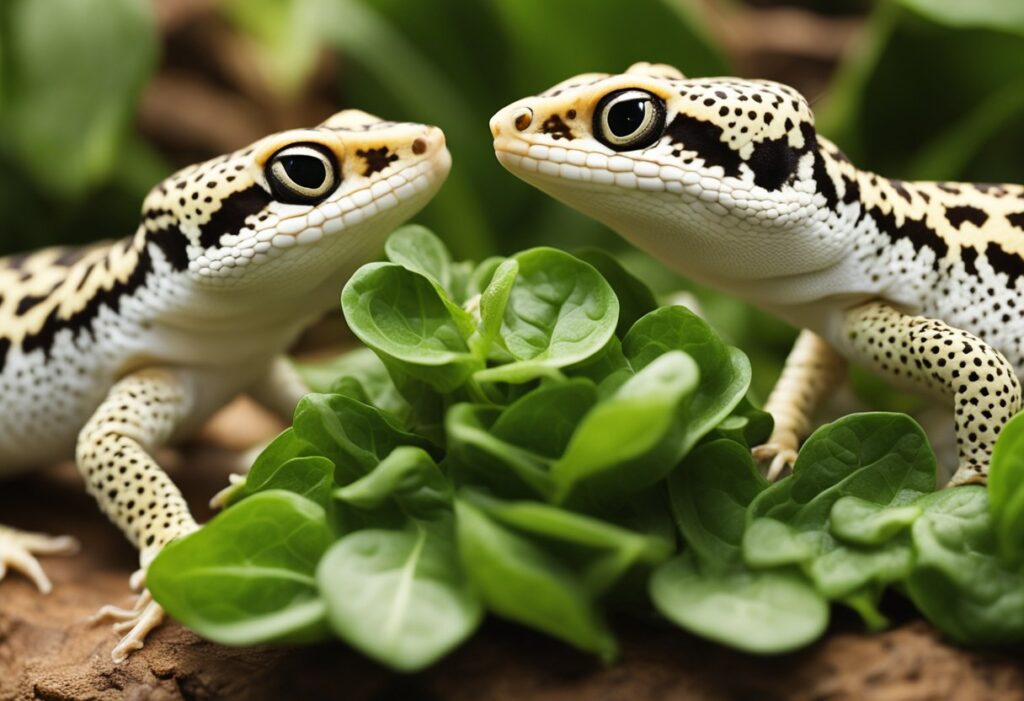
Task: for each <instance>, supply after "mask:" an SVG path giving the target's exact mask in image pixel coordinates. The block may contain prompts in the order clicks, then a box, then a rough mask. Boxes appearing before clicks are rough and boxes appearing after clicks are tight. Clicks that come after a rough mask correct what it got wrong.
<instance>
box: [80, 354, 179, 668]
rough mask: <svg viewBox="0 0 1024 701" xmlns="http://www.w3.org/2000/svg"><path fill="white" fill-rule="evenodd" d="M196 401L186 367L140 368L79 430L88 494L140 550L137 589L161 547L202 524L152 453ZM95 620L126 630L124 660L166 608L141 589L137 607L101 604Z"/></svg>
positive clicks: (117, 657) (120, 654)
mask: <svg viewBox="0 0 1024 701" xmlns="http://www.w3.org/2000/svg"><path fill="white" fill-rule="evenodd" d="M192 400H193V390H192V388H191V386H190V384H189V383H188V382H187V381H186V380H185V379H184V377H183V374H182V373H180V372H177V371H170V370H159V369H149V370H143V371H140V372H137V373H135V374H133V375H130V376H128V377H126V378H125V379H123V380H121V381H120V382H118V383H117V384H116V385H114V386H113V388H111V390H110V393H109V394H108V395H107V399H106V400H105V401H104V402H103V403H102V404H101V405H100V407H99V409H97V410H96V412H95V413H94V414H93V416H92V418H91V419H90V420H89V423H88V424H86V426H85V428H84V429H82V432H81V433H80V434H79V439H78V449H77V460H78V468H79V470H80V472H81V473H82V477H83V478H84V479H85V482H86V486H87V487H88V490H89V492H90V493H91V494H92V495H93V496H94V497H95V498H96V501H97V502H99V505H100V509H102V511H103V512H104V513H105V514H106V515H107V516H108V517H109V518H110V520H111V521H113V522H114V523H115V524H116V525H117V526H118V527H119V528H120V529H121V530H122V531H124V533H125V535H127V536H128V539H129V540H131V541H132V542H133V543H134V544H135V545H136V546H137V547H138V548H139V553H140V558H139V559H140V570H139V572H138V573H137V574H136V575H135V576H133V577H132V582H131V583H132V585H133V588H134V589H136V590H141V589H142V588H143V586H144V584H145V571H146V569H147V568H148V567H149V564H150V563H151V562H152V561H153V559H154V558H155V557H156V555H157V553H159V552H160V549H161V548H162V547H163V546H164V545H166V544H167V543H169V542H170V541H172V540H174V539H175V538H178V537H180V536H183V535H186V534H188V533H191V532H192V531H194V530H196V529H197V528H198V526H197V525H196V522H195V520H194V519H193V518H192V515H191V514H190V513H189V510H188V505H187V504H186V503H185V499H184V498H183V497H182V495H181V492H180V491H179V490H178V488H177V487H176V486H175V485H174V483H173V482H172V481H171V479H170V477H168V475H167V474H166V473H165V472H164V471H163V470H162V469H161V468H160V466H159V465H158V464H157V463H156V461H155V460H154V459H153V458H152V456H151V455H150V451H151V450H152V449H153V448H155V447H157V446H159V445H161V444H162V443H164V442H165V441H167V440H168V439H169V438H170V437H171V436H172V435H173V434H174V432H175V430H176V429H177V428H178V427H179V426H180V424H181V423H182V422H183V421H184V420H185V418H186V417H187V416H188V414H189V411H190V409H191V408H192V404H193V401H192ZM95 618H96V619H97V620H99V619H107V618H112V619H115V620H117V621H118V624H117V625H115V630H116V631H117V632H122V633H125V635H124V637H123V638H122V639H121V641H120V643H118V645H117V646H116V647H114V649H113V651H112V653H111V656H112V657H113V659H114V661H115V662H121V661H123V660H124V659H125V658H127V656H128V655H129V654H131V652H132V651H134V650H137V649H139V648H141V647H142V646H143V640H144V639H145V637H146V635H147V634H148V633H149V632H150V631H151V630H153V628H155V627H156V626H157V625H159V624H160V621H161V620H162V619H163V610H162V609H161V608H160V606H159V604H157V603H156V602H155V601H153V600H152V599H151V597H149V595H148V592H145V591H143V592H142V593H141V594H140V596H139V599H138V603H137V605H136V606H135V608H133V609H118V608H114V607H104V608H103V609H101V611H100V612H99V613H98V614H97V616H96V617H95Z"/></svg>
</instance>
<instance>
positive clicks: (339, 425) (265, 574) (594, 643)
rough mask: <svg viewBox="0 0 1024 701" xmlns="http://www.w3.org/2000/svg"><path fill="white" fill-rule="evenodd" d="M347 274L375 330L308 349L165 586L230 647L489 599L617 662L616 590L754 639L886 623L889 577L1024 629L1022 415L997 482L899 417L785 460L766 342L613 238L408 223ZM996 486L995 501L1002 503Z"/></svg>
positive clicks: (432, 655)
mask: <svg viewBox="0 0 1024 701" xmlns="http://www.w3.org/2000/svg"><path fill="white" fill-rule="evenodd" d="M386 253H387V257H388V261H386V262H380V263H372V264H369V265H366V266H364V267H362V268H360V269H359V270H358V271H357V272H356V273H355V275H354V276H353V277H352V279H351V280H350V281H349V283H348V284H347V285H346V286H345V289H344V291H343V293H342V296H341V298H342V309H343V312H344V314H345V318H346V320H347V321H348V324H349V326H350V328H351V329H352V330H353V332H354V333H355V334H356V336H357V337H358V338H359V339H360V340H361V341H362V342H363V344H365V347H363V348H361V349H357V350H355V351H353V352H351V353H349V354H346V355H344V356H342V357H340V358H338V359H336V360H334V361H331V362H329V363H325V364H320V365H317V366H301V367H300V370H301V371H302V372H303V373H304V374H305V376H306V378H307V381H308V382H309V383H310V385H311V386H312V387H313V388H314V389H315V390H316V393H313V394H310V395H308V396H307V397H306V398H304V399H303V400H302V401H301V402H300V403H299V406H298V407H297V408H296V410H295V415H294V420H293V426H292V427H291V428H289V429H287V430H286V431H284V432H283V433H282V434H281V435H280V436H278V437H277V439H275V440H274V441H273V442H272V443H271V444H270V445H269V446H268V447H267V448H266V449H265V450H264V451H263V453H262V454H261V455H260V456H259V457H258V458H257V460H256V461H255V463H254V465H253V466H252V469H251V471H250V473H249V475H248V477H247V478H246V479H245V481H244V482H243V483H241V484H239V485H238V486H237V487H235V488H234V490H233V491H232V493H231V494H230V495H229V496H228V498H227V500H226V503H227V504H228V508H227V509H226V510H225V511H224V512H223V513H222V514H220V515H218V516H217V517H216V518H214V519H213V520H212V521H211V522H210V523H209V524H207V525H206V526H204V527H203V528H202V529H201V530H199V531H198V532H196V533H194V534H192V535H190V536H188V537H186V538H183V539H181V540H180V541H177V542H174V543H171V544H170V545H168V546H167V547H166V548H165V550H164V552H162V553H161V554H160V555H159V556H158V557H157V559H156V560H155V561H154V563H153V564H152V566H151V568H150V572H149V580H148V581H149V586H150V589H151V591H152V592H153V595H154V596H155V597H156V599H157V600H158V601H159V602H160V603H161V604H162V605H163V606H164V607H165V608H166V609H167V611H168V612H170V613H171V614H172V615H173V616H175V617H176V618H178V619H179V620H181V621H182V622H183V623H185V624H186V625H188V626H189V627H191V628H193V629H194V630H196V631H197V632H199V633H201V634H202V635H205V636H207V637H209V638H211V639H213V640H217V641H220V642H223V643H227V644H256V643H267V642H278V641H288V642H308V641H315V640H322V639H324V638H327V637H330V636H331V635H334V636H337V637H338V638H340V639H342V640H344V641H346V642H347V643H349V644H350V645H352V646H353V647H355V648H357V649H359V650H361V651H362V652H363V653H365V654H366V655H368V656H370V657H372V658H373V659H376V660H378V661H379V662H381V663H383V664H385V665H388V666H390V667H392V668H394V669H397V670H401V671H413V670H417V669H422V668H424V667H426V666H428V665H430V664H432V663H433V662H435V661H436V660H438V659H439V658H441V657H442V656H444V655H445V654H446V653H447V652H449V651H450V650H452V649H453V648H455V647H456V646H458V645H459V644H460V643H462V642H463V641H464V640H466V638H468V637H469V636H470V635H472V633H473V631H474V630H476V628H477V627H478V625H479V624H480V622H481V620H482V619H483V617H484V615H485V614H486V613H490V614H493V615H496V616H500V617H503V618H507V619H509V620H512V621H516V622H517V623H519V624H522V625H525V626H529V627H532V628H535V629H537V630H540V631H543V632H544V633H546V634H548V635H552V636H554V637H556V638H559V639H561V640H563V641H565V642H566V643H568V644H570V645H574V646H576V647H578V648H580V649H582V650H586V651H589V652H591V653H594V654H596V655H598V656H600V657H602V658H604V659H611V658H613V657H614V656H615V654H616V652H617V643H616V639H615V635H614V631H613V630H612V627H611V625H610V623H609V615H608V614H609V612H610V611H612V610H618V609H626V610H636V605H637V601H638V596H637V594H638V593H639V594H641V596H642V595H643V594H644V593H645V592H646V593H647V594H648V596H649V600H650V603H651V604H653V608H654V609H655V610H656V611H658V612H660V613H661V614H662V615H663V616H664V617H665V618H667V619H668V620H669V621H672V622H673V623H675V624H677V625H679V626H681V627H683V628H685V629H687V630H689V631H691V632H693V633H695V634H697V635H701V636H704V637H707V638H709V639H712V640H715V641H718V642H720V643H723V644H726V645H730V646H733V647H735V648H738V649H741V650H745V651H748V652H754V653H762V654H766V653H777V652H782V651H788V650H793V649H796V648H799V647H800V646H803V645H806V644H807V643H809V642H811V641H813V640H815V639H816V638H818V637H819V636H820V635H821V634H822V633H823V631H824V630H825V629H826V627H827V625H828V621H829V613H830V603H831V602H837V603H840V604H843V605H846V606H850V607H852V608H853V609H854V610H856V611H857V612H858V613H860V614H861V616H862V617H863V618H864V620H865V623H866V624H867V626H868V627H869V628H880V627H883V626H884V625H886V623H887V621H886V619H885V616H884V614H883V611H882V609H881V608H880V605H879V601H880V597H881V594H882V593H883V591H884V590H885V589H886V588H890V587H894V588H896V589H897V590H898V591H900V592H903V593H904V594H905V595H906V596H909V597H910V599H911V600H912V601H913V602H914V603H915V604H916V605H917V606H918V608H919V609H920V610H921V612H922V613H923V614H924V615H925V616H927V617H928V618H929V619H930V620H931V621H932V622H933V623H935V625H937V626H938V627H939V628H940V629H941V630H942V631H944V632H945V633H946V634H947V635H949V636H950V637H951V638H953V639H955V640H957V641H960V642H964V643H1000V642H1009V641H1021V640H1024V594H1022V592H1024V580H1022V578H1024V569H1022V568H1024V565H1022V564H1021V563H1022V561H1024V558H1022V557H1021V555H1022V554H1024V545H1022V543H1024V539H1022V538H1021V536H1020V532H1021V529H1020V526H1021V524H1022V523H1024V480H1022V479H1021V476H1022V475H1024V461H1022V460H1021V458H1020V454H1021V451H1020V449H1019V444H1020V443H1021V441H1022V440H1024V439H1022V438H1021V436H1024V424H1022V423H1021V422H1020V420H1019V419H1017V420H1014V421H1013V422H1011V424H1010V425H1009V426H1007V428H1006V429H1005V430H1004V432H1003V435H1002V438H1001V440H1000V442H999V444H998V445H997V447H996V454H995V457H994V460H993V466H992V490H991V497H990V496H989V494H988V493H986V491H985V490H984V489H981V488H977V487H971V488H958V489H951V490H944V491H938V492H936V491H935V487H936V484H935V470H936V465H935V457H934V455H933V454H932V452H931V448H930V447H929V446H928V442H927V440H926V439H925V437H924V434H923V433H922V431H921V429H920V427H918V426H917V424H916V423H914V422H913V421H912V420H911V419H910V418H908V417H906V416H904V415H900V414H881V413H876V414H859V415H852V416H848V417H845V418H842V419H840V420H838V421H836V422H834V423H831V424H828V425H826V426H823V427H821V428H820V429H818V431H816V432H815V433H814V434H813V435H812V436H811V437H810V438H809V439H808V440H807V442H806V444H805V445H804V447H803V449H802V450H801V452H800V456H799V458H798V460H797V463H796V465H795V467H794V469H793V474H792V475H791V476H788V477H785V478H783V479H781V480H779V481H777V482H776V483H774V484H769V483H768V482H767V481H766V480H765V479H764V478H763V477H762V476H761V474H760V472H759V471H758V470H757V468H756V466H755V465H754V462H753V460H752V458H751V454H750V448H751V447H752V446H754V445H757V444H759V443H761V442H763V441H764V440H765V439H766V438H767V437H768V435H769V434H770V432H771V428H772V421H771V417H770V416H768V415H767V414H765V413H764V412H762V411H760V410H758V409H757V408H756V407H755V406H754V405H753V404H752V403H751V402H750V400H749V399H748V398H747V396H746V395H747V391H748V388H749V385H750V381H751V370H750V363H749V362H748V360H747V358H746V356H745V355H744V354H743V352H741V351H740V350H738V349H737V348H734V347H732V346H730V345H729V344H728V343H726V342H724V341H723V340H722V339H721V338H720V337H719V336H718V334H716V333H715V331H714V330H713V329H712V328H711V327H710V326H709V325H708V324H707V323H706V322H705V321H703V320H702V319H700V318H699V317H698V316H696V315H695V314H693V313H692V312H690V311H689V310H687V309H684V308H682V307H673V306H668V307H658V306H657V303H656V301H655V299H654V296H653V295H652V294H651V293H650V291H649V290H648V289H647V288H646V286H644V284H643V283H642V282H640V281H639V280H637V279H636V278H635V277H633V276H632V275H630V274H629V273H628V272H626V270H624V269H623V268H622V267H621V266H620V265H619V264H618V263H617V262H616V261H615V260H614V259H612V258H611V257H609V256H607V255H605V254H603V253H601V252H599V251H587V252H584V253H582V254H580V256H573V255H570V254H568V253H565V252H563V251H558V250H555V249H551V248H535V249H530V250H528V251H523V252H521V253H517V254H515V255H513V256H510V257H508V258H491V259H488V260H485V261H483V262H482V263H480V264H478V265H474V264H472V263H468V262H454V261H452V259H451V256H450V255H449V253H448V251H447V250H446V249H445V247H444V246H443V245H442V244H441V242H440V240H439V239H437V237H435V236H434V235H433V234H432V233H430V232H429V231H427V230H426V229H423V228H422V227H406V228H404V229H401V230H399V231H397V232H396V233H395V234H394V235H393V236H392V237H391V238H390V239H389V240H388V242H387V246H386ZM990 498H991V505H990V503H989V502H990Z"/></svg>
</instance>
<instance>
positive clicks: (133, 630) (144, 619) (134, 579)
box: [89, 570, 164, 664]
mask: <svg viewBox="0 0 1024 701" xmlns="http://www.w3.org/2000/svg"><path fill="white" fill-rule="evenodd" d="M145 582H146V571H145V570H138V571H136V572H135V573H134V574H133V575H132V576H131V580H130V584H131V587H132V589H133V590H135V591H139V590H140V589H141V590H142V591H141V593H140V594H139V595H138V596H137V597H136V598H135V604H134V605H133V606H132V607H131V608H124V607H121V606H111V605H107V606H103V607H102V608H100V610H99V611H97V612H96V613H94V614H93V615H92V616H90V617H89V622H90V623H102V622H105V621H112V622H113V625H112V626H111V627H112V628H113V629H114V632H115V633H117V634H118V635H120V636H122V637H121V640H120V642H118V643H117V645H115V646H114V649H113V650H111V652H110V657H111V659H112V660H114V663H115V664H121V663H122V662H124V661H125V660H127V659H128V657H129V656H130V655H131V654H132V653H133V652H135V651H137V650H141V649H142V648H143V647H145V642H144V641H145V639H146V636H148V635H149V634H150V633H151V632H152V631H153V629H154V628H156V627H157V626H159V625H160V624H161V623H162V622H163V620H164V610H163V608H162V607H161V606H160V604H158V603H157V602H156V601H154V600H153V595H152V594H150V593H149V590H148V589H144V588H143V587H144V586H145Z"/></svg>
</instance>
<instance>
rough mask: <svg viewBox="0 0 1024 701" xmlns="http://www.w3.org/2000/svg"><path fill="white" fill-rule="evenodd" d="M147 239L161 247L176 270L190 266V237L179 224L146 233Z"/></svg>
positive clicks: (165, 256)
mask: <svg viewBox="0 0 1024 701" xmlns="http://www.w3.org/2000/svg"><path fill="white" fill-rule="evenodd" d="M146 239H147V240H148V241H149V242H150V243H153V244H155V245H156V246H157V248H159V249H160V250H161V251H162V252H163V254H164V258H166V259H167V262H168V263H170V265H171V267H172V268H174V269H175V270H184V269H185V268H187V267H188V239H187V238H186V237H185V234H184V233H182V231H181V229H179V228H178V227H177V226H174V225H170V226H165V227H163V228H161V229H157V230H156V231H149V232H147V233H146Z"/></svg>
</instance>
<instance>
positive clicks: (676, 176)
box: [495, 141, 710, 196]
mask: <svg viewBox="0 0 1024 701" xmlns="http://www.w3.org/2000/svg"><path fill="white" fill-rule="evenodd" d="M495 155H496V156H497V157H498V161H499V162H500V163H501V164H502V165H503V166H505V167H506V168H508V169H509V170H511V171H514V172H515V171H518V172H521V173H523V174H527V175H539V176H546V177H547V178H550V179H557V180H565V181H570V182H575V183H580V184H585V183H592V184H595V185H614V186H616V187H620V188H627V189H631V190H643V191H647V192H666V191H667V192H675V193H680V194H681V193H683V192H690V194H692V195H695V196H699V195H700V193H701V192H704V191H705V190H706V189H707V187H705V186H704V185H702V184H701V176H700V175H699V174H697V173H695V172H693V171H687V170H683V169H682V168H678V167H676V166H668V165H660V164H658V163H654V162H653V161H647V160H643V159H638V158H627V157H626V156H621V155H613V156H607V155H605V154H603V153H597V152H596V151H583V150H581V149H572V148H565V147H562V146H544V145H541V144H527V143H526V142H525V141H508V142H506V143H504V144H501V145H500V146H498V145H496V146H495ZM705 180H710V178H705Z"/></svg>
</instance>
